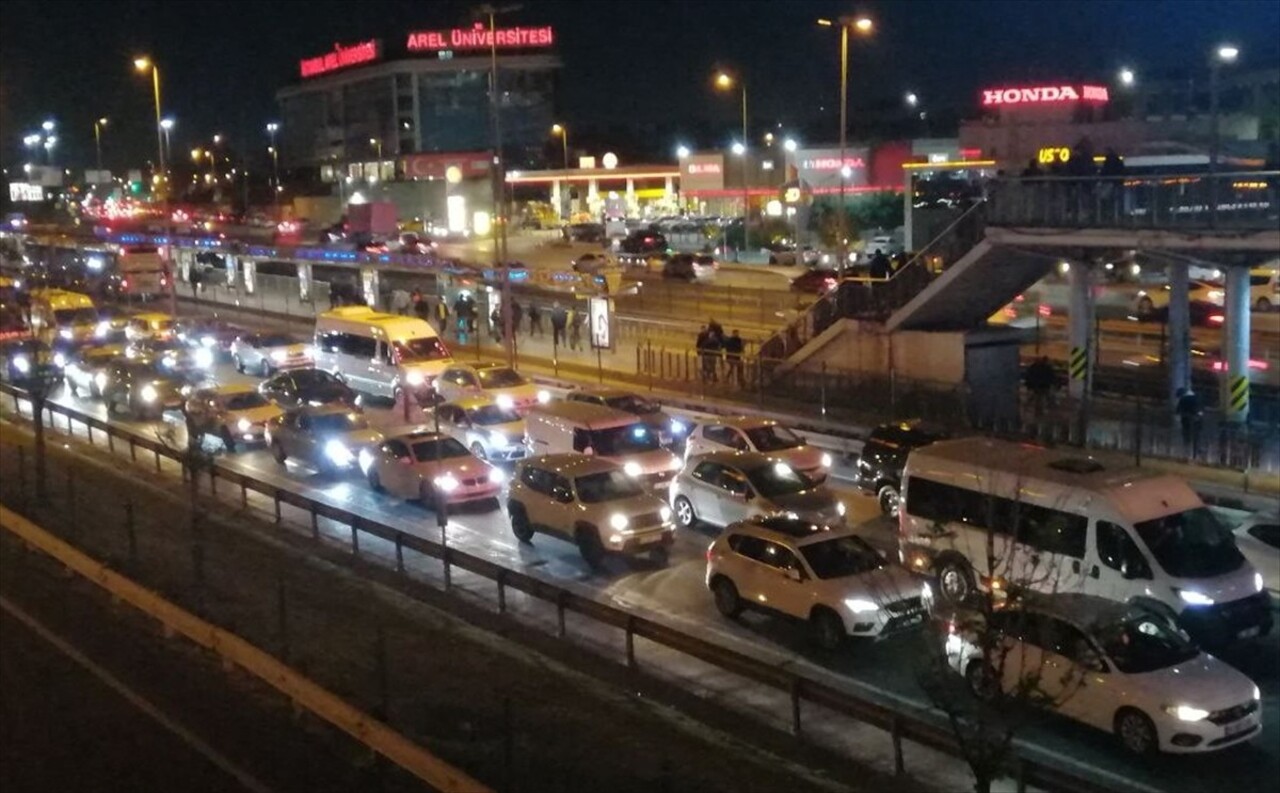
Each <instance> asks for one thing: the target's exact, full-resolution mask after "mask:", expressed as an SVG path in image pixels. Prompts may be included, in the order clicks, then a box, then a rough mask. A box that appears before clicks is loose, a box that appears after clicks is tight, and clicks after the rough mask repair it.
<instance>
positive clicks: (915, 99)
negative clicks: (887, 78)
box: [906, 91, 920, 107]
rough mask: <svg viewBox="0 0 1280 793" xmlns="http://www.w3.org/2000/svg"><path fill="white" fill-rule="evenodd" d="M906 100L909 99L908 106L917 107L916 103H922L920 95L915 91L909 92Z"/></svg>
mask: <svg viewBox="0 0 1280 793" xmlns="http://www.w3.org/2000/svg"><path fill="white" fill-rule="evenodd" d="M906 100H907V107H915V106H916V105H918V104H920V97H918V96H916V95H915V94H914V93H912V92H910V91H908V92H907V96H906Z"/></svg>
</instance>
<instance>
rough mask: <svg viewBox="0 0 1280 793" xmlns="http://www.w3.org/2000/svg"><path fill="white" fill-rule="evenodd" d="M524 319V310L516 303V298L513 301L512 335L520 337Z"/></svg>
mask: <svg viewBox="0 0 1280 793" xmlns="http://www.w3.org/2000/svg"><path fill="white" fill-rule="evenodd" d="M522 319H524V309H523V308H522V307H521V306H520V304H519V303H517V302H516V299H515V298H512V299H511V335H512V336H519V335H520V320H522Z"/></svg>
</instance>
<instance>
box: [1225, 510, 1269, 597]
mask: <svg viewBox="0 0 1280 793" xmlns="http://www.w3.org/2000/svg"><path fill="white" fill-rule="evenodd" d="M1235 535H1236V547H1237V548H1239V549H1240V553H1242V554H1244V558H1245V559H1248V560H1249V564H1251V565H1253V569H1255V570H1257V571H1258V574H1259V575H1261V576H1262V586H1263V587H1264V588H1265V589H1266V590H1267V591H1268V592H1270V593H1271V600H1272V602H1273V603H1275V602H1280V516H1277V515H1276V513H1274V512H1272V513H1270V514H1267V513H1259V514H1254V515H1250V516H1249V517H1247V518H1245V519H1244V522H1242V523H1241V524H1240V525H1239V526H1237V527H1236V529H1235Z"/></svg>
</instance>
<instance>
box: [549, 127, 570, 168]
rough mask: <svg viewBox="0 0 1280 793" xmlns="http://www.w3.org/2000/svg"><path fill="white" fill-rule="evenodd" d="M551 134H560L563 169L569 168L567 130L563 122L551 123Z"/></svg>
mask: <svg viewBox="0 0 1280 793" xmlns="http://www.w3.org/2000/svg"><path fill="white" fill-rule="evenodd" d="M551 134H552V135H559V136H560V144H561V146H562V147H563V148H564V169H565V170H566V171H567V170H569V130H568V129H566V128H565V126H564V124H552V125H551Z"/></svg>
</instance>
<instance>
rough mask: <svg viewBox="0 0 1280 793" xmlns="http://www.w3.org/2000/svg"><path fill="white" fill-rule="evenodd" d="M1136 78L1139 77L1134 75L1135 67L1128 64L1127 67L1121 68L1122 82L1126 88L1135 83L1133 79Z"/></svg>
mask: <svg viewBox="0 0 1280 793" xmlns="http://www.w3.org/2000/svg"><path fill="white" fill-rule="evenodd" d="M1136 79H1137V77H1136V76H1135V75H1134V73H1133V69H1130V68H1129V67H1127V66H1126V67H1125V68H1123V69H1121V70H1120V84H1121V85H1123V86H1124V87H1125V88H1128V87H1130V86H1131V85H1133V81H1134V80H1136Z"/></svg>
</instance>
